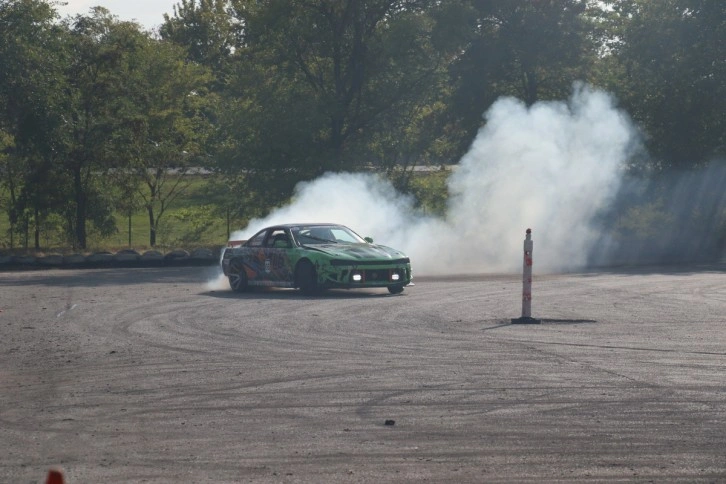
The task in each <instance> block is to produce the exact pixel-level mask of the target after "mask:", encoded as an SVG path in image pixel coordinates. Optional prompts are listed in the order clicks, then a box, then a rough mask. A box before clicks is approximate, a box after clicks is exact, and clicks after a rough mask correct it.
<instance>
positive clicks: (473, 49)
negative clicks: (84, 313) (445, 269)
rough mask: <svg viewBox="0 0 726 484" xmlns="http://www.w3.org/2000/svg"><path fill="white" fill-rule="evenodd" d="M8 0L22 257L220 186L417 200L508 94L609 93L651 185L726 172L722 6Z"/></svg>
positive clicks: (2, 146) (7, 154) (255, 208)
mask: <svg viewBox="0 0 726 484" xmlns="http://www.w3.org/2000/svg"><path fill="white" fill-rule="evenodd" d="M53 5H54V2H47V1H43V0H0V66H2V67H1V68H0V184H2V190H0V193H3V194H5V196H4V198H3V199H0V204H1V208H2V209H3V210H4V211H5V212H6V213H7V216H8V219H9V220H10V223H11V230H10V237H11V238H10V241H11V245H12V244H13V237H14V236H15V235H16V234H18V233H21V232H25V233H28V232H32V233H34V234H35V245H36V246H39V245H40V241H39V236H38V234H39V230H40V227H41V226H42V224H43V223H44V221H45V220H47V219H48V218H49V217H56V218H60V219H61V220H62V221H63V226H64V228H65V231H66V234H67V239H68V241H69V242H70V243H72V245H74V246H75V247H78V248H85V247H86V243H87V237H88V234H89V233H90V232H97V233H100V234H106V233H110V232H112V231H114V230H116V227H115V221H114V219H113V213H114V212H120V213H124V214H129V215H130V214H132V213H135V211H138V210H144V211H145V212H146V213H147V214H148V219H149V238H150V245H152V246H153V245H154V244H155V243H156V232H157V229H158V226H159V220H160V219H161V218H162V217H163V215H164V213H165V212H166V211H167V210H168V208H169V206H170V205H171V204H173V202H174V200H175V198H176V197H178V196H179V195H180V194H181V193H183V191H184V189H185V184H186V182H185V178H184V177H179V176H176V175H178V174H183V173H185V172H186V171H187V170H189V168H190V167H201V168H205V169H207V170H210V171H212V172H215V173H217V174H219V180H220V187H222V188H221V189H223V190H226V191H227V192H228V193H229V194H230V195H229V196H228V197H226V199H227V200H229V204H228V206H226V207H223V208H225V209H226V210H228V211H233V212H237V213H238V215H240V216H243V217H249V216H254V215H259V214H260V213H262V212H263V211H264V210H265V209H267V208H268V207H270V206H274V205H275V204H279V203H281V202H282V201H284V200H286V198H287V197H289V196H290V194H291V193H292V189H293V187H294V186H295V184H296V183H297V182H299V181H302V180H309V179H312V178H315V177H317V176H319V175H321V174H322V173H324V172H327V171H344V170H346V171H357V170H364V169H365V170H370V169H374V170H377V171H380V172H383V173H386V174H388V176H390V177H392V179H394V181H395V182H396V183H397V185H398V186H400V187H402V188H404V189H405V188H406V184H407V180H408V176H409V175H410V168H411V167H412V166H413V165H417V164H434V165H440V164H448V163H453V162H456V161H457V160H458V159H459V157H460V156H461V155H462V154H463V153H464V152H465V150H466V149H467V147H468V146H469V144H470V143H471V141H472V139H473V137H474V135H475V133H476V132H477V130H478V129H479V128H480V127H481V123H482V122H483V121H482V113H484V112H485V111H486V110H487V108H488V107H489V106H490V105H491V104H492V103H493V102H494V101H495V100H496V99H497V98H498V97H500V96H502V95H509V96H516V97H518V98H520V99H522V100H524V101H525V102H526V103H527V104H530V105H531V104H533V103H535V102H537V101H539V100H551V99H562V98H565V97H567V96H568V95H569V92H570V90H571V88H572V84H573V82H575V81H578V80H584V81H587V82H589V83H591V84H593V85H595V86H599V87H602V88H605V89H607V90H609V91H611V92H613V93H614V94H615V95H616V96H617V97H618V99H620V101H621V103H622V105H623V106H624V107H625V109H626V110H627V111H628V112H629V113H630V114H631V115H632V116H633V118H634V119H635V121H636V122H637V123H638V124H639V125H640V127H641V128H642V130H643V132H644V133H645V134H646V139H647V143H648V148H649V152H650V153H651V154H652V155H653V156H652V158H649V159H648V160H639V161H638V163H641V164H647V165H648V166H647V168H649V169H650V170H655V171H658V170H668V169H670V168H674V167H678V168H684V167H685V168H688V167H696V166H699V165H702V164H705V163H707V162H709V161H711V160H713V159H719V158H721V159H722V158H723V157H724V151H726V143H725V141H724V136H725V133H726V125H725V115H724V113H726V47H725V46H726V3H724V2H718V1H713V0H663V1H659V2H652V1H649V0H611V1H606V2H595V1H585V0H447V1H446V2H441V1H436V0H263V1H260V0H182V1H181V2H180V3H178V4H177V5H176V6H175V8H174V11H173V12H171V13H169V14H167V15H166V16H165V21H164V23H163V24H162V25H161V27H160V28H159V30H158V32H146V31H144V30H143V29H142V28H141V27H140V26H139V25H137V24H135V23H132V22H121V21H119V20H118V19H117V18H116V17H114V16H113V14H112V12H109V11H107V10H105V9H103V8H100V7H97V8H95V9H92V10H91V11H89V12H88V14H85V15H80V16H76V17H73V18H59V17H58V15H57V13H56V12H55V10H54V6H53Z"/></svg>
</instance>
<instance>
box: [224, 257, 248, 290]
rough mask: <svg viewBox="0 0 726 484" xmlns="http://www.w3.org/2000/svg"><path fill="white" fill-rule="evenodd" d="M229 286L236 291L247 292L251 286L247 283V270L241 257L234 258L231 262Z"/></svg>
mask: <svg viewBox="0 0 726 484" xmlns="http://www.w3.org/2000/svg"><path fill="white" fill-rule="evenodd" d="M227 277H228V278H229V287H231V288H232V290H233V291H234V292H246V291H248V290H249V288H250V286H249V285H248V284H247V271H245V265H244V263H243V262H242V261H241V260H240V259H232V260H231V261H230V263H229V273H228V276H227Z"/></svg>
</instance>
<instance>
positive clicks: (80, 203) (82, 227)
mask: <svg viewBox="0 0 726 484" xmlns="http://www.w3.org/2000/svg"><path fill="white" fill-rule="evenodd" d="M73 185H74V189H75V192H76V242H77V243H78V248H79V249H85V248H86V243H87V241H86V193H85V192H84V190H83V181H82V180H81V170H80V169H76V170H75V172H74V173H73Z"/></svg>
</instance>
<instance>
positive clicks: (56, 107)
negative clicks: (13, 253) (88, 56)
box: [0, 0, 66, 248]
mask: <svg viewBox="0 0 726 484" xmlns="http://www.w3.org/2000/svg"><path fill="white" fill-rule="evenodd" d="M55 21H56V15H55V12H54V10H53V9H52V8H51V6H50V5H49V4H48V3H46V2H43V1H35V0H24V1H21V0H17V1H8V2H2V3H0V25H2V28H0V65H2V66H3V68H2V69H0V110H1V111H0V149H1V150H2V156H0V183H1V184H3V185H4V186H5V187H6V189H7V192H8V201H7V204H6V211H7V213H8V217H9V220H10V226H11V227H10V238H11V242H10V243H11V246H12V245H13V244H14V239H13V236H14V233H15V231H16V228H17V224H18V223H19V222H23V223H22V225H24V228H25V229H26V230H24V232H25V233H26V235H27V229H29V227H30V225H31V223H34V233H35V237H34V238H35V247H36V248H39V244H40V241H39V227H40V224H41V223H42V221H43V218H44V217H45V216H47V215H48V214H49V212H50V211H51V210H52V208H53V206H54V205H55V204H56V203H57V201H58V200H59V199H60V198H61V197H60V196H59V194H58V191H59V187H60V184H59V183H57V182H56V181H55V180H53V177H52V176H51V175H50V172H51V170H52V169H53V165H54V162H55V160H56V159H57V155H58V130H59V126H60V124H61V122H62V117H61V109H60V105H61V102H62V93H63V89H64V88H65V78H64V75H63V67H64V65H65V52H66V51H65V49H64V44H63V42H64V39H65V38H66V35H65V34H66V32H65V30H64V29H63V28H62V26H59V25H57V24H56V23H55ZM27 238H28V237H27V236H26V244H27Z"/></svg>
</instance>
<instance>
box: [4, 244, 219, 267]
mask: <svg viewBox="0 0 726 484" xmlns="http://www.w3.org/2000/svg"><path fill="white" fill-rule="evenodd" d="M221 250H222V248H221V247H219V248H215V249H209V248H199V249H193V250H191V251H187V250H183V249H176V250H172V251H170V252H166V253H162V252H160V251H157V250H149V251H146V252H143V253H139V252H137V251H135V250H133V249H125V250H121V251H119V252H115V253H113V252H96V253H93V254H70V255H59V254H51V255H44V256H30V255H3V254H2V253H0V271H3V270H6V271H10V270H13V271H15V270H38V269H64V268H66V269H78V268H98V267H150V266H196V265H199V266H212V265H216V264H218V263H219V257H220V253H221Z"/></svg>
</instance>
